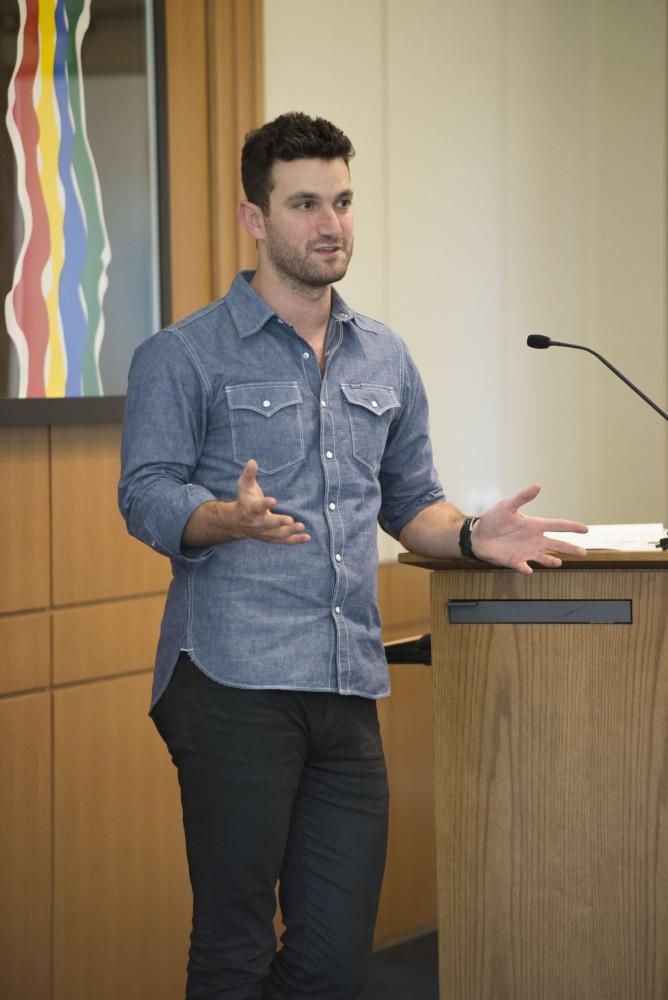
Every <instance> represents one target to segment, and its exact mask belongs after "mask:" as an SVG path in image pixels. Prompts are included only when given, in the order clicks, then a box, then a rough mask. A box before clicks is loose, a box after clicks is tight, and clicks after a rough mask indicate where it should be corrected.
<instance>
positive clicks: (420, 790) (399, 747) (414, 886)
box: [376, 664, 436, 942]
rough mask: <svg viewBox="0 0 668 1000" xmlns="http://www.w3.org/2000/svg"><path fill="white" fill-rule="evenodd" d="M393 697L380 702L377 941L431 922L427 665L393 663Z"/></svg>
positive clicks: (432, 856)
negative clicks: (385, 778)
mask: <svg viewBox="0 0 668 1000" xmlns="http://www.w3.org/2000/svg"><path fill="white" fill-rule="evenodd" d="M390 670H391V676H392V697H391V698H388V699H386V700H385V701H383V702H382V703H381V704H380V705H379V715H380V721H381V729H382V733H383V745H384V747H385V757H386V759H387V770H388V775H389V779H390V832H389V840H388V855H387V867H386V871H385V879H384V881H383V891H382V894H381V899H380V909H379V913H378V921H377V924H376V940H377V941H378V942H380V941H387V940H393V939H395V938H401V937H405V936H406V935H410V934H415V933H417V932H418V931H419V930H421V929H426V928H432V927H434V926H435V924H436V840H435V835H434V741H433V726H432V705H433V700H432V673H431V668H429V667H425V666H420V665H415V666H411V665H408V664H395V665H394V666H392V667H391V668H390Z"/></svg>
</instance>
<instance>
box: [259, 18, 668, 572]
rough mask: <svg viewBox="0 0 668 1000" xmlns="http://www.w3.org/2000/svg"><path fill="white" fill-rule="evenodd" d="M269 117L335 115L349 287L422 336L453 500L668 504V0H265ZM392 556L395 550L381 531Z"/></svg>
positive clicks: (417, 338) (575, 509) (419, 348)
mask: <svg viewBox="0 0 668 1000" xmlns="http://www.w3.org/2000/svg"><path fill="white" fill-rule="evenodd" d="M265 18H266V52H267V75H266V79H267V115H268V117H273V116H274V115H276V114H279V113H280V112H282V111H287V110H297V109H299V110H304V111H307V112H308V113H310V114H321V115H324V116H325V117H329V118H331V119H332V120H334V121H335V122H336V123H337V124H339V125H340V126H341V127H342V128H343V129H344V130H345V131H346V132H347V133H348V134H349V135H350V136H351V138H352V140H353V142H354V144H355V146H356V148H357V152H358V155H357V158H356V159H355V160H354V161H353V183H354V187H355V198H356V218H357V245H356V251H355V258H354V263H353V265H352V267H351V271H350V274H349V276H348V277H347V278H346V280H345V282H344V283H343V286H342V291H343V294H344V295H345V296H346V297H347V298H348V300H349V301H350V303H351V304H352V305H353V306H355V307H356V308H358V309H360V310H361V311H363V312H370V313H372V314H374V315H376V316H378V317H379V318H381V319H384V320H385V321H387V322H389V323H390V324H391V325H392V326H394V328H395V329H397V330H398V331H399V332H400V333H401V334H402V335H403V336H404V337H405V338H406V340H407V341H408V342H409V344H410V346H411V349H412V351H413V354H414V356H415V358H416V360H417V361H418V364H419V365H420V367H421V369H422V372H423V375H424V378H425V382H426V383H427V387H428V391H429V394H430V399H431V407H432V437H433V441H434V449H435V453H436V459H437V465H438V467H439V470H440V472H441V476H442V478H443V480H444V482H445V485H446V489H447V491H448V495H449V497H450V498H451V499H452V500H454V501H455V502H457V503H459V504H460V506H462V507H463V508H465V509H467V510H471V511H477V510H480V509H482V508H483V507H484V506H486V505H487V504H489V503H490V502H492V501H493V500H494V499H496V498H498V497H500V496H502V495H505V494H508V493H509V492H512V491H515V490H516V489H519V488H520V487H522V486H523V485H526V484H527V483H529V482H531V481H534V480H538V481H539V482H541V483H542V484H543V487H544V492H543V495H542V497H541V498H540V499H539V500H538V501H537V502H536V504H535V505H534V507H535V511H536V512H537V513H545V514H548V513H550V514H558V515H560V516H562V515H563V516H569V517H578V518H582V519H585V520H588V521H592V522H593V521H618V520H619V521H622V520H661V519H664V518H665V517H666V515H667V514H668V509H667V507H668V505H667V504H666V487H667V486H668V472H667V462H666V453H667V449H666V436H665V428H664V424H663V422H662V421H661V419H660V418H659V417H658V415H655V414H654V413H652V411H651V410H650V409H648V408H647V407H646V406H645V405H644V404H643V403H642V402H641V401H640V400H639V399H637V397H635V396H634V395H633V394H632V393H630V392H629V390H627V389H626V388H625V387H624V386H623V385H622V384H621V383H619V382H618V381H617V380H616V379H615V378H614V377H613V376H612V375H611V374H610V373H608V372H607V371H606V370H605V369H604V368H603V367H602V366H601V365H600V364H599V363H598V362H597V361H595V359H593V358H591V357H589V356H587V355H585V354H582V353H580V352H572V351H565V350H562V349H558V348H554V349H552V350H550V351H548V352H537V351H530V350H529V349H528V348H526V347H525V341H526V337H527V334H529V333H532V332H539V333H545V334H547V335H549V336H551V337H553V338H554V339H564V340H574V341H580V342H584V343H587V344H589V345H590V346H592V347H594V348H596V349H597V350H599V351H601V352H602V353H604V354H607V355H608V356H609V357H610V359H611V360H612V361H613V362H614V363H615V364H617V366H618V367H620V368H622V370H624V371H625V372H627V373H628V374H629V376H630V377H631V378H633V379H635V380H637V382H638V383H639V384H641V386H642V387H643V388H644V389H645V391H646V392H647V393H648V394H649V395H650V396H652V397H653V398H655V399H656V400H657V401H658V402H659V403H660V404H661V405H663V406H664V407H666V406H667V405H668V378H667V372H668V357H667V354H668V352H667V348H666V294H665V284H666V263H667V262H666V246H665V242H666V241H665V230H666V193H665V188H666V150H665V142H666V127H665V123H666V20H667V17H666V2H665V0H633V2H631V0H558V2H557V0H413V2H412V3H411V4H407V3H405V2H404V0H340V2H338V3H337V4H331V3H330V2H328V0H265ZM383 552H384V555H385V556H386V557H390V556H391V554H392V548H391V546H387V547H385V548H384V549H383Z"/></svg>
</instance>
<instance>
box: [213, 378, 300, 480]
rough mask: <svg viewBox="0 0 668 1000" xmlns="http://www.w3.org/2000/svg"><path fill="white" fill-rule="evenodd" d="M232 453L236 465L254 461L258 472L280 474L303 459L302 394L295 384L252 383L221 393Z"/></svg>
mask: <svg viewBox="0 0 668 1000" xmlns="http://www.w3.org/2000/svg"><path fill="white" fill-rule="evenodd" d="M225 392H226V394H227V403H228V406H229V408H230V424H231V427H232V449H233V453H234V461H235V462H237V463H238V464H239V465H245V464H246V462H247V461H248V460H249V459H251V458H254V459H255V461H256V462H257V464H258V466H259V470H260V472H264V473H272V472H280V471H281V469H286V468H287V467H288V466H290V465H295V463H297V462H301V461H302V460H303V459H304V457H305V451H304V429H303V426H302V415H301V409H302V394H301V391H300V389H299V386H298V385H297V383H296V382H254V383H252V384H248V385H230V386H227V387H226V389H225Z"/></svg>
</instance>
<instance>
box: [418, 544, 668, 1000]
mask: <svg viewBox="0 0 668 1000" xmlns="http://www.w3.org/2000/svg"><path fill="white" fill-rule="evenodd" d="M400 558H401V561H402V562H406V563H409V564H411V565H414V566H421V567H424V568H426V569H430V570H435V572H434V574H433V577H432V585H431V608H432V663H433V676H434V704H435V709H434V712H435V767H436V772H435V773H436V778H435V780H436V796H435V801H436V842H437V860H438V894H439V898H438V928H439V965H440V996H441V1000H666V998H668V553H664V552H661V551H658V550H657V551H656V552H649V553H642V554H641V553H637V554H636V553H612V552H610V553H607V552H606V553H590V554H589V555H588V557H587V558H586V559H585V560H565V562H564V566H563V567H562V568H561V569H558V570H540V569H536V571H535V572H534V574H533V576H531V577H528V578H527V577H522V576H520V575H519V574H516V573H513V572H511V571H508V570H499V569H495V568H493V567H491V566H487V565H485V564H484V563H473V562H470V561H468V560H438V559H428V558H425V557H420V556H416V555H403V556H401V557H400Z"/></svg>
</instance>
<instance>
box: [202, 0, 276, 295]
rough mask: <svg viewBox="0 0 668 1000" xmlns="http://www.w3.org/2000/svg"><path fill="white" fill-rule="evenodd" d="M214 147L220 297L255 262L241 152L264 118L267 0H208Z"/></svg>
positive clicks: (214, 260) (215, 286)
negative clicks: (243, 217) (241, 208)
mask: <svg viewBox="0 0 668 1000" xmlns="http://www.w3.org/2000/svg"><path fill="white" fill-rule="evenodd" d="M207 24H208V46H207V52H208V67H209V129H210V150H211V270H212V293H213V296H214V297H218V296H221V295H224V294H225V292H226V291H227V289H228V287H229V285H230V282H231V281H232V279H233V278H234V276H235V274H236V272H237V271H238V270H239V268H240V267H247V268H252V267H254V266H255V244H254V242H253V240H252V239H251V238H250V236H249V235H248V234H247V233H246V232H245V230H243V229H242V227H241V226H240V225H239V223H238V222H237V217H236V208H237V205H238V203H239V201H240V200H241V199H243V198H244V193H243V188H242V186H241V181H240V175H239V174H240V170H239V168H240V155H241V147H242V146H243V142H244V138H245V136H246V134H247V132H249V131H250V129H251V128H254V127H255V126H256V125H259V124H261V122H262V120H263V111H264V108H263V104H264V61H263V59H262V46H261V44H259V42H260V40H261V37H262V2H261V0H208V3H207Z"/></svg>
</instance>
